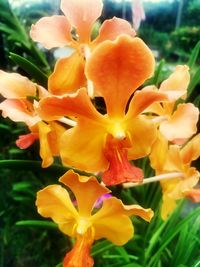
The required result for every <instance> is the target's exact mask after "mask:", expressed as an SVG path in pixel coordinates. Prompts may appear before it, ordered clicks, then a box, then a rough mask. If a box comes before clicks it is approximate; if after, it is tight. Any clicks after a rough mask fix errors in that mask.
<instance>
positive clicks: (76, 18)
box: [61, 0, 103, 43]
mask: <svg viewBox="0 0 200 267" xmlns="http://www.w3.org/2000/svg"><path fill="white" fill-rule="evenodd" d="M102 8H103V3H102V0H95V1H94V0H84V1H83V0H61V10H62V11H63V13H64V14H65V16H66V17H67V19H68V20H69V22H70V23H71V25H72V26H73V27H75V28H76V30H77V32H78V35H79V41H80V42H86V43H87V42H89V40H90V33H91V29H92V26H93V23H94V22H95V21H96V20H97V19H98V17H100V15H101V12H102Z"/></svg>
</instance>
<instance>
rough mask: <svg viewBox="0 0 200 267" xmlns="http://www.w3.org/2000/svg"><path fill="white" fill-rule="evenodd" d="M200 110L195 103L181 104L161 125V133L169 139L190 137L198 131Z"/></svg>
mask: <svg viewBox="0 0 200 267" xmlns="http://www.w3.org/2000/svg"><path fill="white" fill-rule="evenodd" d="M198 118H199V110H198V108H196V107H195V106H194V105H193V104H191V103H187V104H179V105H178V107H177V109H176V111H175V112H174V113H173V114H172V116H171V118H169V120H168V121H163V122H162V123H161V125H160V131H161V133H162V134H163V135H164V136H165V137H166V138H167V139H168V140H169V141H173V140H174V139H177V138H179V139H180V138H182V139H185V138H190V137H191V136H192V135H193V134H195V133H196V131H197V127H196V124H197V121H198Z"/></svg>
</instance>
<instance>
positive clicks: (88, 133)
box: [60, 119, 108, 172]
mask: <svg viewBox="0 0 200 267" xmlns="http://www.w3.org/2000/svg"><path fill="white" fill-rule="evenodd" d="M105 136H106V131H105V129H104V128H103V126H101V125H98V124H97V123H95V122H92V121H89V120H86V119H81V120H80V121H79V122H78V125H77V126H75V127H74V128H73V129H69V130H67V131H66V132H65V133H64V134H63V136H62V138H61V148H60V150H61V151H60V154H61V158H62V162H63V163H64V164H66V165H70V166H73V167H75V168H78V169H81V170H84V171H88V172H99V171H104V170H105V169H106V168H108V161H107V159H106V158H105V156H104V153H103V147H104V140H105ZM66 148H67V149H66Z"/></svg>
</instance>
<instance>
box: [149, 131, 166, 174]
mask: <svg viewBox="0 0 200 267" xmlns="http://www.w3.org/2000/svg"><path fill="white" fill-rule="evenodd" d="M167 152H168V141H167V140H166V138H165V137H164V136H163V135H162V134H161V133H159V132H158V136H157V139H156V141H155V142H154V144H153V146H152V151H151V154H150V156H149V159H150V162H151V167H152V168H153V169H154V170H156V173H160V172H161V171H162V169H163V167H164V165H165V162H166V155H167ZM158 155H159V156H158Z"/></svg>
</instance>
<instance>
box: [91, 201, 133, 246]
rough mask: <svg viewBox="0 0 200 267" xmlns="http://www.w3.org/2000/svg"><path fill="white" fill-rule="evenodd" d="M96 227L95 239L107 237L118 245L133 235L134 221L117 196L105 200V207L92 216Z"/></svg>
mask: <svg viewBox="0 0 200 267" xmlns="http://www.w3.org/2000/svg"><path fill="white" fill-rule="evenodd" d="M91 220H92V222H93V226H94V229H95V239H100V238H107V239H108V240H110V241H111V242H113V243H114V244H116V245H124V244H125V243H126V242H128V240H129V239H131V238H132V237H133V233H134V229H133V226H132V222H131V220H130V219H129V217H128V216H126V213H125V212H124V209H123V204H122V202H121V201H120V200H119V199H117V198H114V197H112V198H108V199H106V200H104V202H103V207H102V208H101V209H100V210H99V211H98V212H97V213H96V214H94V215H93V216H92V218H91Z"/></svg>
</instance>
